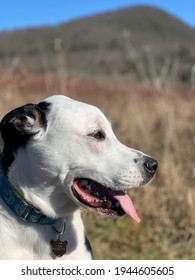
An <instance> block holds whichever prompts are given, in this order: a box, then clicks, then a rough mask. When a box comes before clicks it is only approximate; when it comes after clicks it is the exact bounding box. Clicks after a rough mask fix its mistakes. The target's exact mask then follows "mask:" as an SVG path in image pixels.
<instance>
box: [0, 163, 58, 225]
mask: <svg viewBox="0 0 195 280" xmlns="http://www.w3.org/2000/svg"><path fill="white" fill-rule="evenodd" d="M0 196H1V197H2V199H3V200H4V202H5V203H6V204H7V206H9V208H10V209H11V210H12V211H13V212H14V213H15V214H16V215H17V216H19V217H20V218H21V219H22V220H25V221H27V222H29V223H38V224H44V225H52V224H54V223H55V222H56V219H53V218H50V217H47V216H46V215H44V214H43V213H41V212H40V211H39V210H38V209H36V208H35V207H34V206H33V205H31V204H30V203H28V202H27V201H26V200H25V199H24V198H23V197H22V196H21V195H20V194H19V193H18V192H17V191H16V190H15V189H14V188H13V187H12V186H11V185H10V184H9V182H8V181H7V179H6V178H5V175H4V173H3V169H2V164H1V161H0Z"/></svg>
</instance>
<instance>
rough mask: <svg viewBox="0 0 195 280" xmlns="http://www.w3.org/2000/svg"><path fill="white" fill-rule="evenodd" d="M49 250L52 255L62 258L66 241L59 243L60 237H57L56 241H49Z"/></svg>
mask: <svg viewBox="0 0 195 280" xmlns="http://www.w3.org/2000/svg"><path fill="white" fill-rule="evenodd" d="M50 243H51V248H52V251H53V253H54V254H55V255H56V256H57V257H58V258H60V257H62V256H63V255H64V254H65V253H66V246H67V244H68V241H67V240H65V241H61V240H60V236H58V239H57V240H56V241H54V240H51V241H50Z"/></svg>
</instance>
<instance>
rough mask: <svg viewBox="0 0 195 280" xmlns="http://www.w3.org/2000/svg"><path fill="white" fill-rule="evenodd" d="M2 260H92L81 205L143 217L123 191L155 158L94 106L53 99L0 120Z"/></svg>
mask: <svg viewBox="0 0 195 280" xmlns="http://www.w3.org/2000/svg"><path fill="white" fill-rule="evenodd" d="M0 138H1V151H0V152H1V166H0V259H58V258H60V259H91V257H92V255H91V250H90V245H89V242H88V241H87V239H86V237H85V233H84V227H83V222H82V219H81V216H80V210H79V208H80V207H85V208H87V209H89V210H92V211H93V212H95V213H98V214H101V215H104V216H121V215H123V214H125V213H126V214H128V215H129V216H131V217H132V218H133V219H134V220H135V221H137V222H139V221H140V219H139V217H138V215H137V214H136V210H135V208H134V206H133V203H132V201H131V199H130V198H129V196H128V195H127V194H126V192H125V190H126V189H129V188H133V187H139V186H142V185H144V184H146V183H148V182H149V181H150V180H151V179H152V177H153V175H154V174H155V171H156V169H157V165H158V164H157V161H156V160H155V159H153V158H151V157H149V156H147V155H145V154H143V153H141V152H140V151H137V150H133V149H130V148H128V147H126V146H124V145H122V144H121V143H120V142H119V141H118V140H117V138H116V137H115V135H114V133H113V131H112V128H111V126H110V123H109V122H108V120H107V119H106V117H105V116H104V115H103V113H102V112H101V111H100V110H99V109H97V108H96V107H93V106H90V105H87V104H84V103H81V102H78V101H75V100H72V99H70V98H67V97H65V96H59V95H56V96H51V97H49V98H47V99H45V100H43V101H42V102H41V103H39V104H37V105H35V104H27V105H25V106H22V107H20V108H17V109H15V110H13V111H11V112H10V113H8V114H7V115H6V116H5V117H4V118H3V120H2V121H1V124H0Z"/></svg>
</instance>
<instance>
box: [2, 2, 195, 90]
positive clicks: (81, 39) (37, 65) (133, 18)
mask: <svg viewBox="0 0 195 280" xmlns="http://www.w3.org/2000/svg"><path fill="white" fill-rule="evenodd" d="M194 46H195V30H194V29H193V28H191V27H189V26H187V25H186V24H184V23H183V22H181V21H180V20H178V19H177V18H175V17H173V16H172V15H170V14H167V13H166V12H164V11H162V10H159V9H157V8H152V7H147V6H135V7H131V8H126V9H122V10H118V11H114V12H109V13H105V14H99V15H94V16H92V17H88V18H84V19H79V20H75V21H72V22H69V23H64V24H61V25H58V26H53V27H47V26H46V27H40V28H31V29H24V30H16V31H12V32H2V33H0V62H1V63H2V64H3V65H5V66H10V65H11V64H12V63H13V57H15V58H16V57H17V63H16V61H14V63H15V64H16V66H17V67H16V68H17V70H18V71H21V69H23V68H25V69H28V70H29V71H35V72H42V71H55V70H56V69H59V68H61V67H66V69H67V71H68V72H71V73H76V74H79V75H84V76H86V75H87V76H93V77H97V76H99V77H109V78H112V77H113V76H114V77H116V76H117V77H126V76H128V78H129V79H132V80H135V79H136V80H142V81H144V82H146V81H147V80H151V79H152V78H153V77H151V76H152V75H157V73H161V70H162V69H161V67H162V66H163V67H164V68H167V69H166V72H170V71H171V69H172V67H173V68H174V67H175V64H177V65H178V64H182V65H183V66H184V67H182V68H183V70H182V71H181V70H179V69H177V73H176V75H175V73H174V77H173V78H174V79H175V80H177V81H178V80H179V81H181V82H182V83H186V84H188V83H190V77H191V70H192V66H193V65H192V61H193V60H194V57H195V51H194ZM59 53H60V56H61V57H60V58H57V57H56V56H59ZM59 60H60V62H59ZM15 64H14V67H15ZM59 64H60V65H59ZM62 64H64V65H62ZM178 68H181V67H178ZM174 69H175V68H174ZM167 74H168V73H167ZM174 79H172V80H174Z"/></svg>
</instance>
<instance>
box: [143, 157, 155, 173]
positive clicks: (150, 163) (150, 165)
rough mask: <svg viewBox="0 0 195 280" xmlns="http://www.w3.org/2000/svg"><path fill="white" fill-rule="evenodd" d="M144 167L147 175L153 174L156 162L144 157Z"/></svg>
mask: <svg viewBox="0 0 195 280" xmlns="http://www.w3.org/2000/svg"><path fill="white" fill-rule="evenodd" d="M144 167H145V169H146V170H147V171H148V172H149V173H152V174H154V173H155V172H156V170H157V168H158V161H157V160H156V159H154V158H151V157H144Z"/></svg>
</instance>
